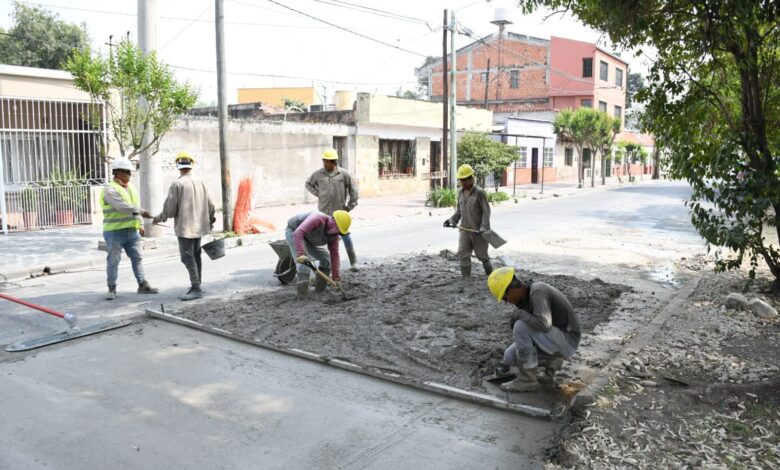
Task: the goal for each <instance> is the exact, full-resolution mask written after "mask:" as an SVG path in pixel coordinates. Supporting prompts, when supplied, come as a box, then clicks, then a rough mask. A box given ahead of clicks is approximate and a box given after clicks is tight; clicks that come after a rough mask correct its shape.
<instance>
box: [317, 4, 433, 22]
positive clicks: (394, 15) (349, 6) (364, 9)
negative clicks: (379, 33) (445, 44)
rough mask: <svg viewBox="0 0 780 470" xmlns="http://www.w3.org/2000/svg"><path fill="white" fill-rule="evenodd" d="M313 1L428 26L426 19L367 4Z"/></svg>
mask: <svg viewBox="0 0 780 470" xmlns="http://www.w3.org/2000/svg"><path fill="white" fill-rule="evenodd" d="M313 1H315V2H318V3H324V4H326V5H332V6H335V7H340V8H346V9H348V10H353V11H359V12H362V13H369V14H372V15H377V16H382V17H384V18H392V19H395V20H399V21H406V22H409V23H416V24H422V25H424V26H428V22H427V21H425V20H421V19H419V18H414V17H411V16H406V15H399V14H397V13H392V12H389V11H384V10H379V9H376V8H371V7H367V6H363V5H356V4H354V3H349V2H344V1H341V0H313ZM428 28H430V26H428Z"/></svg>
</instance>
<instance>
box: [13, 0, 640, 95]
mask: <svg viewBox="0 0 780 470" xmlns="http://www.w3.org/2000/svg"><path fill="white" fill-rule="evenodd" d="M24 3H29V4H31V5H38V6H42V7H44V8H46V9H49V10H51V11H53V12H56V13H57V14H59V15H60V17H61V19H63V20H65V21H69V22H74V23H81V22H84V23H85V24H86V26H87V30H88V32H89V35H90V38H91V40H92V43H93V47H95V48H100V50H101V51H102V52H104V53H105V52H106V51H107V48H108V46H106V43H108V39H109V36H110V35H113V36H114V41H116V40H117V39H118V38H121V37H124V36H125V35H126V34H127V32H128V31H129V33H130V38H131V39H133V40H136V39H137V35H136V31H137V19H136V16H135V13H136V9H137V1H135V0H112V1H104V2H97V1H95V0H44V1H43V2H42V3H34V2H24ZM348 3H349V4H353V5H361V6H365V7H368V8H372V9H376V10H381V12H391V13H394V14H397V15H403V16H405V17H408V18H405V19H403V20H401V19H398V18H397V17H392V16H388V15H384V14H383V13H381V12H380V11H374V13H375V14H371V13H368V12H367V11H365V10H362V11H361V10H360V9H359V8H355V7H352V6H349V5H348ZM224 5H225V7H224V8H225V22H226V24H225V49H226V64H227V73H228V101H229V102H230V103H235V102H236V89H237V88H239V87H269V86H280V87H281V86H311V85H314V86H316V87H318V89H319V91H320V93H322V92H323V87H327V95H328V101H329V102H330V101H331V100H332V96H333V91H334V90H356V91H368V92H374V93H385V94H393V93H394V92H395V90H397V89H398V88H399V87H403V88H404V89H414V86H415V76H414V68H415V67H417V66H419V65H420V64H421V63H422V62H423V60H424V57H425V56H427V55H435V56H440V55H441V47H442V46H441V43H442V32H441V23H442V19H443V18H442V16H443V10H444V9H445V8H447V9H450V10H452V9H453V8H454V9H456V11H457V18H458V21H459V23H461V24H462V25H464V26H465V27H467V28H469V29H470V30H472V31H473V32H474V33H475V35H478V36H486V35H488V34H490V33H492V32H495V31H496V29H497V28H496V26H494V25H492V24H491V23H490V21H491V20H493V15H494V10H495V8H496V7H497V6H499V7H504V8H506V10H507V11H508V13H509V15H510V19H511V20H512V21H513V24H511V25H509V26H508V27H507V29H508V30H509V31H512V32H515V33H519V34H528V35H531V36H536V37H540V38H545V39H547V38H549V37H550V36H552V35H555V36H562V37H567V38H571V39H579V40H584V41H593V42H596V41H599V40H600V38H601V37H600V35H599V34H598V33H596V32H595V31H593V30H591V29H589V28H587V27H585V26H583V25H581V24H580V23H578V22H577V21H576V20H573V19H572V18H570V17H561V16H560V15H557V16H554V17H553V18H550V19H548V20H546V21H543V18H544V16H545V15H546V14H547V12H536V13H535V14H533V15H528V16H524V15H522V14H521V13H520V11H519V10H518V9H517V8H516V7H515V6H513V4H512V3H511V2H506V1H505V2H500V1H499V2H496V1H495V0H494V1H492V2H490V3H488V2H486V1H484V0H482V1H476V2H475V1H473V0H471V1H469V0H450V1H446V0H395V1H394V2H387V1H379V0H338V1H336V0H225V3H224ZM285 6H287V7H289V8H293V9H295V10H298V11H299V12H300V13H299V12H295V11H292V10H290V9H287V8H285ZM12 11H13V2H12V1H9V0H0V26H2V27H3V28H6V29H7V28H9V27H10V26H11V24H12V19H11V12H12ZM302 13H305V14H308V15H310V16H311V17H315V18H319V19H321V20H324V21H327V22H329V23H332V24H334V25H338V26H340V27H342V28H344V29H347V30H351V31H354V32H356V33H359V34H362V35H364V36H367V37H370V38H372V39H375V40H376V41H381V42H384V43H387V44H390V45H392V46H397V47H400V48H403V49H405V50H406V51H402V50H398V49H395V48H393V47H391V46H389V45H384V44H380V43H378V42H374V41H372V40H370V39H366V38H363V37H359V36H357V35H354V34H351V33H349V32H347V31H344V30H340V29H337V28H336V27H334V26H330V25H327V24H324V23H322V22H319V21H317V20H316V19H313V18H310V17H307V16H304V15H303V14H302ZM157 14H158V20H157V49H158V53H159V56H160V57H161V58H162V60H163V61H165V62H166V63H168V64H169V65H171V66H175V67H177V68H176V69H175V72H176V76H177V77H178V78H179V79H181V80H188V81H189V82H190V83H192V84H193V85H194V86H195V87H197V88H198V89H199V90H200V94H201V98H200V99H201V101H203V102H211V101H213V100H216V86H217V85H216V84H217V80H216V74H215V73H214V70H215V69H216V52H215V33H214V0H158V1H157ZM424 22H427V24H425V23H424ZM470 42H472V40H471V39H469V38H468V37H466V36H463V35H459V36H458V37H457V38H456V46H457V47H462V46H464V45H466V44H468V43H470ZM600 45H602V46H606V47H607V48H609V46H608V45H607V44H605V42H604V41H603V40H602V41H601V43H600ZM624 57H626V56H625V55H624ZM628 60H629V62H631V64H632V66H634V69H636V68H637V67H638V66H639V64H637V61H636V60H633V59H630V58H629V59H628ZM192 69H196V70H192ZM199 70H202V71H199ZM247 74H255V75H247ZM258 75H284V76H289V77H300V79H293V78H271V77H262V76H258ZM334 82H341V83H334Z"/></svg>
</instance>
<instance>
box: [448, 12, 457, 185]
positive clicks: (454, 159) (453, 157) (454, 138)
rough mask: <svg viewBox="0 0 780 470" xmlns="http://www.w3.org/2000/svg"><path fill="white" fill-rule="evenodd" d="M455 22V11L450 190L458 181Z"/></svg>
mask: <svg viewBox="0 0 780 470" xmlns="http://www.w3.org/2000/svg"><path fill="white" fill-rule="evenodd" d="M456 28H457V20H456V19H455V11H453V12H452V15H450V53H451V54H452V58H451V60H450V61H451V62H452V75H450V76H451V77H452V84H451V86H450V188H453V189H455V188H457V187H458V181H457V179H456V178H455V176H456V173H457V168H458V128H457V127H456V126H455V111H456V106H457V96H458V94H457V83H458V77H457V75H456V74H457V72H458V59H457V57H456V52H455V34H456V33H455V29H456Z"/></svg>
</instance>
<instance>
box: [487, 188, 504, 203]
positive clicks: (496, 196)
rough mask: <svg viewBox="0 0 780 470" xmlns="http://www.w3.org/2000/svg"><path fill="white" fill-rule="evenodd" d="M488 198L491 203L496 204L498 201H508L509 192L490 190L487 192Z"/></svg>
mask: <svg viewBox="0 0 780 470" xmlns="http://www.w3.org/2000/svg"><path fill="white" fill-rule="evenodd" d="M487 199H488V202H489V203H491V204H496V203H498V202H502V201H508V200H509V194H507V193H505V192H504V191H498V192H495V193H493V192H489V193H487Z"/></svg>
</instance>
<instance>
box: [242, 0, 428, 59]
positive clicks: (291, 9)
mask: <svg viewBox="0 0 780 470" xmlns="http://www.w3.org/2000/svg"><path fill="white" fill-rule="evenodd" d="M234 1H236V0H234ZM266 1H268V2H270V3H273V4H274V5H279V6H280V7H282V8H286V9H288V10H290V11H294V12H296V13H298V14H299V15H303V16H305V17H307V18H311V19H313V20H315V21H319V22H320V23H324V24H326V25H328V26H332V27H334V28H336V29H340V30H342V31H346V32H347V33H350V34H354V35H355V36H359V37H361V38H363V39H368V40H369V41H373V42H376V43H378V44H382V45H384V46H388V47H392V48H393V49H398V50H399V51H404V52H408V53H409V54H414V55H416V56H420V57H427V55H425V54H420V53H419V52H414V51H410V50H408V49H404V48H403V47H399V46H395V45H393V44H390V43H388V42H384V41H381V40H379V39H375V38H372V37H371V36H366V35H365V34H361V33H358V32H357V31H353V30H351V29H349V28H345V27H344V26H339V25H337V24H335V23H331V22H329V21H325V20H323V19H321V18H318V17H316V16H313V15H310V14H308V13H305V12H302V11H300V10H296V9H295V8H292V7H289V6H287V5H284V4H283V3H279V2H277V1H276V0H266ZM238 3H242V2H238ZM247 5H249V4H247Z"/></svg>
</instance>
